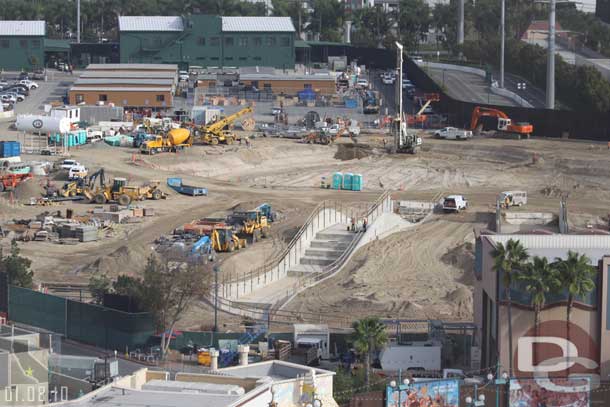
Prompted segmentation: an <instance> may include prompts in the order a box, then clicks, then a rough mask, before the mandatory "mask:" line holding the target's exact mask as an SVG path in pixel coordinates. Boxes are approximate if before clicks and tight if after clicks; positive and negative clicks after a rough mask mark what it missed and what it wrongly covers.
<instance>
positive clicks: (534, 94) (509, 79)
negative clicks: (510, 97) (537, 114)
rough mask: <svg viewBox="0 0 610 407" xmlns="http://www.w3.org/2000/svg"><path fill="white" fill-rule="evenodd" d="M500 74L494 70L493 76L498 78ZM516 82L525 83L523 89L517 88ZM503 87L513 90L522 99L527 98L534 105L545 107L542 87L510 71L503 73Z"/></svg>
mask: <svg viewBox="0 0 610 407" xmlns="http://www.w3.org/2000/svg"><path fill="white" fill-rule="evenodd" d="M499 77H500V74H499V73H496V72H494V78H499ZM518 83H525V90H521V89H517V84H518ZM504 88H506V89H508V90H510V91H512V92H515V93H516V94H517V95H519V96H521V97H522V98H523V99H525V100H527V101H528V102H529V103H530V104H531V105H532V106H534V107H545V105H546V94H545V92H544V91H543V90H542V89H539V88H537V87H535V86H534V85H532V84H531V83H530V82H528V81H526V80H525V79H523V78H521V77H520V76H517V75H513V74H510V73H505V74H504Z"/></svg>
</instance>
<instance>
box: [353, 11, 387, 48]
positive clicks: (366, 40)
mask: <svg viewBox="0 0 610 407" xmlns="http://www.w3.org/2000/svg"><path fill="white" fill-rule="evenodd" d="M351 18H352V23H353V35H352V43H353V44H355V45H357V46H361V47H371V48H374V47H381V46H385V47H386V48H391V47H392V46H394V44H393V40H395V37H394V35H393V34H392V33H393V31H394V30H393V28H392V27H393V26H394V25H395V23H396V16H394V15H392V14H390V13H388V12H386V11H384V10H383V7H381V6H375V7H364V8H361V9H358V10H356V11H355V12H354V13H353V14H352V17H351Z"/></svg>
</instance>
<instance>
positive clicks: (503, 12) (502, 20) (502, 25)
mask: <svg viewBox="0 0 610 407" xmlns="http://www.w3.org/2000/svg"><path fill="white" fill-rule="evenodd" d="M505 21H506V0H502V10H501V11H500V88H502V89H504V43H505V41H506V29H505Z"/></svg>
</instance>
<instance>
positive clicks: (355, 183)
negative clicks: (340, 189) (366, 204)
mask: <svg viewBox="0 0 610 407" xmlns="http://www.w3.org/2000/svg"><path fill="white" fill-rule="evenodd" d="M363 184H364V180H363V178H362V174H354V176H353V177H352V191H362V187H363Z"/></svg>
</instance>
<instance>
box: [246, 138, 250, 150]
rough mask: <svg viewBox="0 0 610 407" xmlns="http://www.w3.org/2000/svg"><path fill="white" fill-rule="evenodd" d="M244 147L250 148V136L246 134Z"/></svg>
mask: <svg viewBox="0 0 610 407" xmlns="http://www.w3.org/2000/svg"><path fill="white" fill-rule="evenodd" d="M246 148H250V137H248V136H246Z"/></svg>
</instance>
